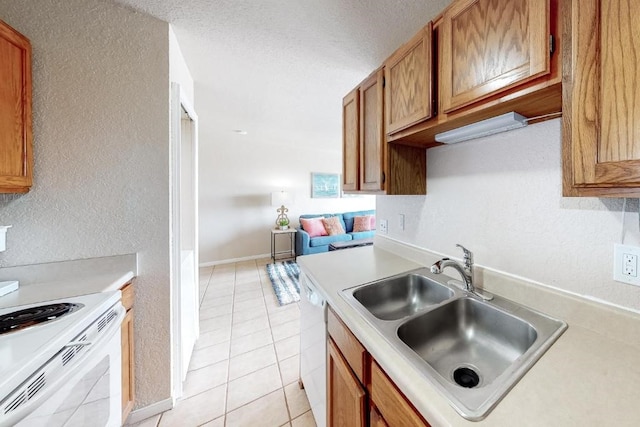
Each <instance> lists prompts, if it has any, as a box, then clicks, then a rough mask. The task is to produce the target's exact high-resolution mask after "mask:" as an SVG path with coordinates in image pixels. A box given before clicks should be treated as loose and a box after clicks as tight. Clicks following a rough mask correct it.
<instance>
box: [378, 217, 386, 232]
mask: <svg viewBox="0 0 640 427" xmlns="http://www.w3.org/2000/svg"><path fill="white" fill-rule="evenodd" d="M387 225H388V224H387V220H386V219H381V220H380V221H378V226H379V228H380V232H381V233H382V234H387V230H388V227H387Z"/></svg>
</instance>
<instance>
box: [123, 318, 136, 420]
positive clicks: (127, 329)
mask: <svg viewBox="0 0 640 427" xmlns="http://www.w3.org/2000/svg"><path fill="white" fill-rule="evenodd" d="M121 334H122V422H123V423H124V422H125V421H126V419H127V417H128V416H129V413H130V412H131V409H133V404H134V402H135V382H134V379H135V374H134V358H133V309H131V310H129V311H127V314H126V316H125V317H124V320H123V321H122V326H121Z"/></svg>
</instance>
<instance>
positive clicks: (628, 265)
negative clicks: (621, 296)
mask: <svg viewBox="0 0 640 427" xmlns="http://www.w3.org/2000/svg"><path fill="white" fill-rule="evenodd" d="M638 260H640V248H639V247H637V246H629V245H618V244H616V245H614V247H613V280H615V281H618V282H622V283H628V284H630V285H636V286H640V275H639V274H638Z"/></svg>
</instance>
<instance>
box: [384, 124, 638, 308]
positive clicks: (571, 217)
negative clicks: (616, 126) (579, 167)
mask: <svg viewBox="0 0 640 427" xmlns="http://www.w3.org/2000/svg"><path fill="white" fill-rule="evenodd" d="M560 124H561V122H560V120H559V119H557V120H552V121H548V122H545V123H541V124H537V125H532V126H528V127H526V128H524V129H520V130H517V131H512V132H508V133H503V134H500V135H494V136H490V137H486V138H482V139H478V140H475V141H469V142H464V143H460V144H455V145H451V146H442V147H437V148H434V149H430V150H428V151H427V162H428V165H427V191H428V195H427V196H426V197H424V196H423V197H416V196H414V197H379V198H378V200H377V209H378V217H379V218H384V217H386V218H388V219H389V236H390V237H392V238H395V239H398V240H400V241H403V242H407V243H411V244H415V245H417V246H419V247H422V248H426V249H429V250H432V251H435V252H439V253H443V254H447V255H449V256H454V257H457V258H459V257H460V256H461V252H460V251H459V250H458V248H456V247H455V244H456V243H460V244H463V245H464V246H466V247H468V248H469V249H470V250H472V251H473V252H474V255H475V262H476V263H478V264H481V265H483V266H486V267H490V268H493V269H496V270H500V271H503V272H506V273H510V274H514V275H517V276H521V277H524V278H527V279H530V280H534V281H537V282H540V283H543V284H546V285H549V286H553V287H556V288H560V289H564V290H567V291H571V292H574V293H577V294H580V295H584V296H588V297H593V298H597V299H601V300H604V301H608V302H610V303H613V304H617V305H620V306H623V307H626V308H629V309H634V310H638V311H640V287H635V286H631V285H627V284H623V283H618V282H615V281H613V279H612V274H613V245H614V243H620V239H621V237H620V236H621V233H622V230H623V224H622V215H621V211H622V204H623V203H622V199H598V198H563V197H562V181H561V180H562V170H561V157H560V156H561V154H560V149H561V148H560V144H561V135H560ZM400 213H403V214H405V215H406V227H405V230H404V231H400V230H399V229H398V227H397V221H396V218H397V215H398V214H400ZM638 227H639V226H638V201H637V199H629V200H628V205H627V214H626V221H625V227H624V230H625V243H627V244H634V245H638V244H639V242H640V230H639V228H638ZM454 274H455V273H454Z"/></svg>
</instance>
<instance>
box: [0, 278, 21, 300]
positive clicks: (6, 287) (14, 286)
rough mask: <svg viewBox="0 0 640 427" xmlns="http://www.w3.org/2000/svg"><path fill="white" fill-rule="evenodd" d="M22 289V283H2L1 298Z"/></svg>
mask: <svg viewBox="0 0 640 427" xmlns="http://www.w3.org/2000/svg"><path fill="white" fill-rule="evenodd" d="M19 287H20V283H19V282H18V281H17V280H10V281H8V282H0V297H2V296H5V295H6V294H8V293H10V292H13V291H17V290H18V288H19Z"/></svg>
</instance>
